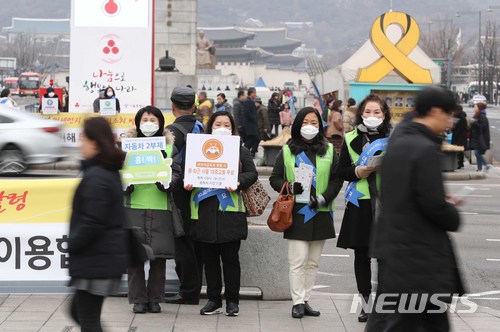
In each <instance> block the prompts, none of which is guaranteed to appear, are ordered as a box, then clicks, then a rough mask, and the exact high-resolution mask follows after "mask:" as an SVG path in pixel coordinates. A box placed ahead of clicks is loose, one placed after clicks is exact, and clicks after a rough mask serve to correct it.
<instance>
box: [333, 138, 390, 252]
mask: <svg viewBox="0 0 500 332" xmlns="http://www.w3.org/2000/svg"><path fill="white" fill-rule="evenodd" d="M360 134H361V135H359V136H358V137H356V138H354V139H353V140H352V142H351V148H352V149H353V150H354V151H356V152H357V153H358V154H359V155H361V153H362V152H363V146H364V145H365V144H366V143H370V142H373V141H375V140H377V139H379V138H384V137H386V134H385V133H380V134H375V135H365V134H363V133H360ZM368 140H369V142H368ZM339 159H340V160H339V168H338V176H339V178H341V179H342V180H344V181H349V182H351V181H357V180H359V179H358V177H357V176H356V174H355V173H354V169H355V168H356V166H354V165H353V164H352V160H351V156H350V155H349V150H348V148H347V143H346V141H344V144H343V145H342V150H341V152H340V157H339ZM375 182H376V173H372V174H370V176H369V177H368V185H369V187H370V192H372V193H373V191H374V190H377V188H376V183H375ZM358 202H359V207H357V206H356V205H354V204H352V203H351V202H347V204H346V208H345V211H344V217H343V218H342V226H341V228H340V233H339V239H338V241H337V247H339V248H356V247H368V246H369V245H370V233H371V229H372V225H373V214H374V213H373V207H374V206H375V204H374V201H373V200H372V199H360V200H359V201H358Z"/></svg>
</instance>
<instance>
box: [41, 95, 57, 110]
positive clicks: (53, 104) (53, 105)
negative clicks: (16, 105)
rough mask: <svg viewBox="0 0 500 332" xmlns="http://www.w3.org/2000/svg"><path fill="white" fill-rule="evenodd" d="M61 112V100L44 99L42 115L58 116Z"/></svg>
mask: <svg viewBox="0 0 500 332" xmlns="http://www.w3.org/2000/svg"><path fill="white" fill-rule="evenodd" d="M58 110H59V100H58V99H57V98H42V113H43V114H57V113H58Z"/></svg>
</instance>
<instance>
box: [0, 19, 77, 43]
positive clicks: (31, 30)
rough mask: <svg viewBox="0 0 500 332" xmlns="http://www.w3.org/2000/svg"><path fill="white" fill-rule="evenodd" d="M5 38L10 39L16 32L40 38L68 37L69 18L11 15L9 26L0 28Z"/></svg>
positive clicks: (14, 36)
mask: <svg viewBox="0 0 500 332" xmlns="http://www.w3.org/2000/svg"><path fill="white" fill-rule="evenodd" d="M2 32H3V33H4V34H6V35H7V39H8V40H9V42H10V41H12V40H13V39H15V38H16V36H17V35H18V34H30V35H34V36H36V38H38V39H40V40H46V39H51V38H57V37H62V38H65V39H69V34H70V19H69V18H65V19H44V18H21V17H13V18H12V25H11V26H10V27H4V28H2Z"/></svg>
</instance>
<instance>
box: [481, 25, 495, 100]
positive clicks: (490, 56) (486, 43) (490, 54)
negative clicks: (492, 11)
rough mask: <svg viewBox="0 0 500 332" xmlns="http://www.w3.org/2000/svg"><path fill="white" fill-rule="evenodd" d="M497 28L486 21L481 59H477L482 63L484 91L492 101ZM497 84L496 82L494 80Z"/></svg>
mask: <svg viewBox="0 0 500 332" xmlns="http://www.w3.org/2000/svg"><path fill="white" fill-rule="evenodd" d="M496 32H497V28H496V25H495V23H494V22H492V21H487V22H486V33H485V34H484V39H483V40H482V46H483V52H482V54H483V59H479V60H480V63H482V66H481V68H482V71H483V72H482V77H484V81H485V82H486V86H485V92H486V93H487V98H488V101H490V102H491V101H492V100H493V97H494V95H495V94H496V92H497V91H496V90H497V88H496V87H495V86H494V84H493V82H494V81H495V76H498V73H497V66H498V44H499V43H498V40H497V36H496V35H497V33H496ZM496 84H498V82H496Z"/></svg>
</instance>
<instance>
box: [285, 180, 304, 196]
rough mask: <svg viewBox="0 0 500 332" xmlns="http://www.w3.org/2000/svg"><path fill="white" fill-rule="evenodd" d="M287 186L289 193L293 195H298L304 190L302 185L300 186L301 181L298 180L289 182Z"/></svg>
mask: <svg viewBox="0 0 500 332" xmlns="http://www.w3.org/2000/svg"><path fill="white" fill-rule="evenodd" d="M288 188H289V189H290V193H292V194H294V195H300V194H302V193H303V192H304V187H302V183H300V182H292V183H289V184H288Z"/></svg>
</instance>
